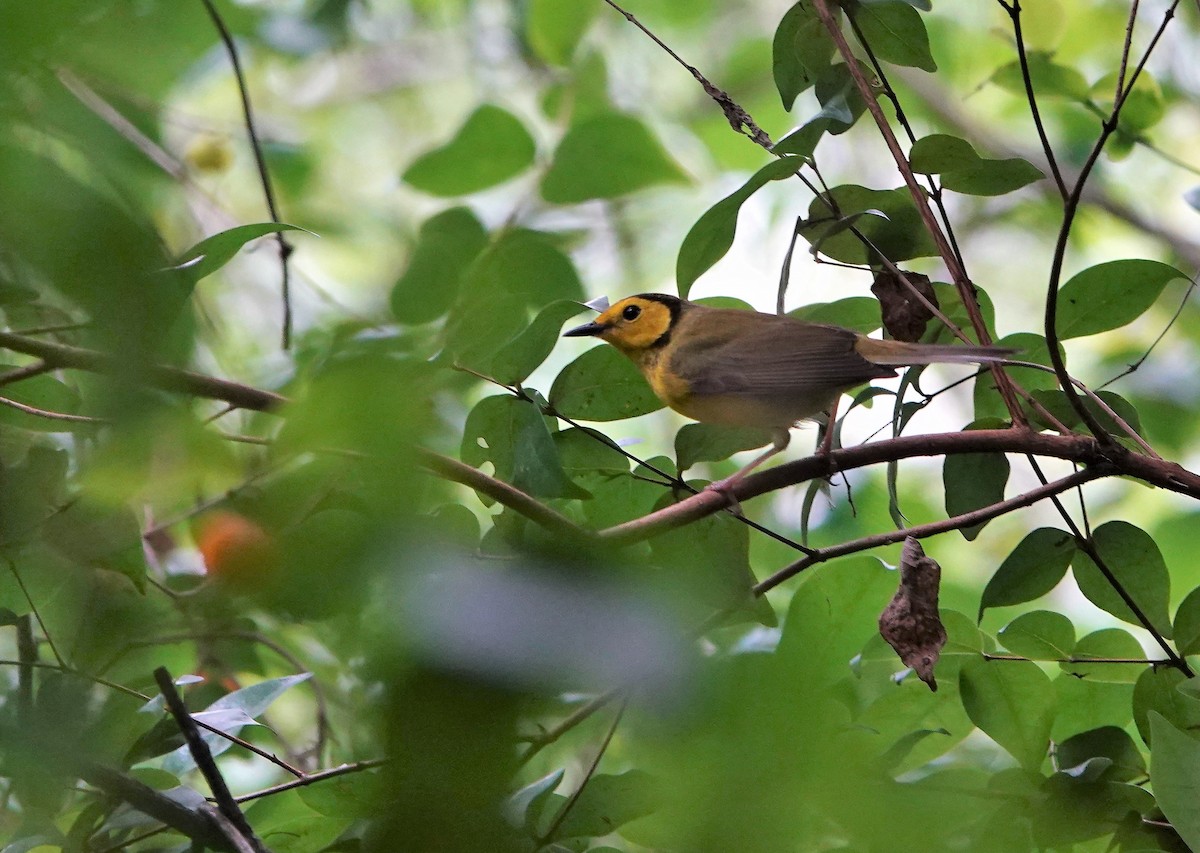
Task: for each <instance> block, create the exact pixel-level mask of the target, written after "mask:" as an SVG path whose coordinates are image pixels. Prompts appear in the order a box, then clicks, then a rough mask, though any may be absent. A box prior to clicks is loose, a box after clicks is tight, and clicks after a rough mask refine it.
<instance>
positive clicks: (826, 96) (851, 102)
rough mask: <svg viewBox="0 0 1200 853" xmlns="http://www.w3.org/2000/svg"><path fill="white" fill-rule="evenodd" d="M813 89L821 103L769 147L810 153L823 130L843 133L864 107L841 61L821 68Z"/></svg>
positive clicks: (785, 152) (835, 133) (779, 151)
mask: <svg viewBox="0 0 1200 853" xmlns="http://www.w3.org/2000/svg"><path fill="white" fill-rule="evenodd" d="M859 66H860V67H861V68H863V69H864V70H865V71H866V73H868V74H869V73H872V72H870V71H869V70H867V69H866V66H865V65H863V63H861V62H860V63H859ZM815 93H816V96H817V102H818V103H819V104H820V105H821V109H820V111H819V112H817V114H816V115H814V116H812V117H811V118H809V119H808V120H807V121H806V122H805V123H804V124H802V125H801V126H800V127H798V128H796V129H795V130H793V131H792V132H790V133H789V134H788V135H787V136H785V137H784V138H783V139H781V140H780V141H779V142H777V143H776V144H775V147H774V148H773V149H772V150H773V151H774V152H775V153H776V154H779V155H786V154H794V155H797V156H800V157H811V156H812V153H813V151H815V150H816V148H817V143H819V142H820V141H821V139H822V137H824V135H825V134H827V133H828V134H830V135H831V136H837V135H838V134H841V133H845V132H846V131H847V130H849V129H850V128H851V127H853V126H854V123H855V122H856V121H858V118H859V116H861V115H862V114H863V113H864V112H865V111H866V109H867V104H866V102H865V101H864V100H863V98H862V94H861V93H860V92H859V91H858V87H857V86H856V85H855V84H854V78H853V77H852V76H851V74H850V69H849V67H848V66H847V65H845V64H844V63H838V64H836V65H830V66H829V67H828V68H826V69H825V70H824V71H822V72H821V74H820V76H819V77H818V78H817V84H816V87H815Z"/></svg>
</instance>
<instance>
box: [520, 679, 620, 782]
mask: <svg viewBox="0 0 1200 853" xmlns="http://www.w3.org/2000/svg"><path fill="white" fill-rule="evenodd" d="M623 692H624V690H623V689H622V688H620V687H614V688H613V689H611V690H606V691H604V692H603V693H601V694H599V695H597V696H593V697H592V698H591V699H589V700H588V701H587V702H585V703H584V704H582V705H580V706H579V707H578V708H576V709H575V711H574V712H572V713H571V715H570V716H568V717H565V718H564V719H562V720H560V721H559V723H558V725H556V726H554V728H551V729H547V730H546V731H545V732H543V733H542V734H541V735H539V736H538V737H536V738H530V739H529V748H528V749H527V750H525V752H524V754H523V755H522V756H521V758H520V760H519V761H518V762H517V764H518V766H521V767H523V766H525V765H526V764H528V763H529V761H530V759H532V758H533V757H534V756H535V755H537V754H538V753H539V752H541V751H542V750H543V749H545V748H546V747H548V746H549V745H550V744H552V743H554V742H555V741H557V740H558V739H559V738H560V737H562V736H563V735H564V734H566V733H567V732H569V731H570V730H571V729H573V728H575V727H576V726H577V725H579V724H580V723H582V722H583V721H584V720H586V719H587V718H588V717H590V716H592V714H594V713H596V712H597V711H599V710H600V709H601V708H603V707H604V706H605V705H607V704H608V703H609V702H612V701H613V700H614V699H616V698H617V697H619V696H620V695H621V694H622V693H623Z"/></svg>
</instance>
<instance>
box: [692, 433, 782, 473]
mask: <svg viewBox="0 0 1200 853" xmlns="http://www.w3.org/2000/svg"><path fill="white" fill-rule="evenodd" d="M770 441H771V433H770V430H764V429H754V428H753V427H745V428H738V427H724V426H718V425H715V424H684V425H683V426H682V427H680V428H679V432H677V433H675V465H676V467H677V468H678V469H679V470H680V471H686V470H687V469H688V468H691V467H692V466H693V465H695V464H696V463H697V462H719V461H721V460H722V459H728V458H729V457H730V456H732V455H733V454H734V453H737V452H738V451H741V450H753V449H754V448H756V447H762V446H763V445H765V444H769V443H770Z"/></svg>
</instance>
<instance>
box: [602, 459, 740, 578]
mask: <svg viewBox="0 0 1200 853" xmlns="http://www.w3.org/2000/svg"><path fill="white" fill-rule="evenodd" d="M643 473H646V474H648V473H649V472H643ZM651 476H653V475H651ZM580 484H581V485H582V486H584V487H585V488H586V489H587V490H588V491H589V492H591V495H592V497H591V499H590V500H586V501H584V502H583V515H584V518H586V519H587V522H588V524H590V525H591V526H592V527H594V528H597V529H600V530H603V529H604V528H606V527H612V526H613V525H616V524H624V523H625V522H626V521H632V520H633V519H635V518H640V517H642V516H643V515H646V514H648V513H650V512H653V510H654V508H655V506H656V505H657V504H658V502H659V500H660V499H661V498H662V496H663V491H664V489H663V487H662V486H660V485H659V484H658V483H656V482H650V481H647V480H644V479H642V478H641V476H640V475H639V476H634V475H632V474H630V473H629V471H628V467H627V469H626V470H625V471H624V472H622V473H620V474H617V475H616V476H613V475H612V474H607V473H606V474H603V475H600V476H595V475H593V476H592V477H588V476H587V475H582V476H581V478H580ZM743 586H744V584H743Z"/></svg>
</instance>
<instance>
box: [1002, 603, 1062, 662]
mask: <svg viewBox="0 0 1200 853" xmlns="http://www.w3.org/2000/svg"><path fill="white" fill-rule="evenodd" d="M996 639H998V640H999V641H1000V643H1001V645H1003V646H1004V648H1006V649H1008V650H1009V651H1010V652H1012V653H1013V654H1015V655H1020V656H1021V657H1026V658H1029V659H1030V660H1061V659H1063V658H1067V657H1069V656H1070V655H1071V652H1072V651H1073V650H1074V648H1075V626H1074V625H1072V624H1071V620H1070V619H1068V618H1067V617H1066V616H1063V615H1062V614H1061V613H1054V612H1053V611H1050V610H1034V611H1032V612H1030V613H1022V614H1021V615H1020V616H1018V617H1017V618H1016V619H1014V620H1013V621H1011V622H1009V623H1008V624H1007V625H1006V626H1004V627H1003V628H1001V629H1000V633H999V634H998V635H997V637H996Z"/></svg>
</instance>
